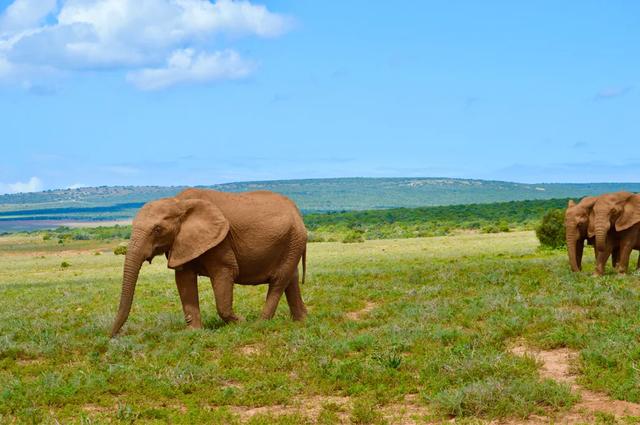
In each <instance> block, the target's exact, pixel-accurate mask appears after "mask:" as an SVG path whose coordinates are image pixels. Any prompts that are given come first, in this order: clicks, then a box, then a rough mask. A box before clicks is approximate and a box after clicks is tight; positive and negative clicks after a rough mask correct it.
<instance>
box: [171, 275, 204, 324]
mask: <svg viewBox="0 0 640 425" xmlns="http://www.w3.org/2000/svg"><path fill="white" fill-rule="evenodd" d="M176 286H177V287H178V293H179V294H180V302H181V303H182V311H183V312H184V318H185V320H186V321H187V325H188V326H190V327H192V328H194V329H200V328H202V321H201V319H200V300H199V299H198V275H196V273H195V272H194V271H192V270H176Z"/></svg>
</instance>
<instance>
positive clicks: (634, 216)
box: [588, 192, 640, 276]
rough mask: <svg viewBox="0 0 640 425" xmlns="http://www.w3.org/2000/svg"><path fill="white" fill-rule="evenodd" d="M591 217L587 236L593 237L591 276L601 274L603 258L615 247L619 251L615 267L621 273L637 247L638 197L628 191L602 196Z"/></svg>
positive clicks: (639, 244) (639, 198) (639, 202)
mask: <svg viewBox="0 0 640 425" xmlns="http://www.w3.org/2000/svg"><path fill="white" fill-rule="evenodd" d="M591 217H592V218H591V219H590V221H589V232H588V233H589V236H595V238H596V270H595V274H596V275H599V276H601V275H603V274H604V269H605V265H606V263H607V259H608V258H609V255H611V252H612V250H613V249H615V248H619V250H620V253H619V260H618V261H617V264H616V266H615V268H616V270H617V271H618V272H619V273H625V272H626V271H627V269H628V267H629V257H630V256H631V251H632V250H633V249H634V248H635V249H638V248H640V240H639V239H638V235H639V232H640V195H636V194H633V193H630V192H615V193H608V194H606V195H602V196H600V197H599V198H598V200H597V201H596V203H595V204H594V206H593V209H592V212H591ZM638 265H639V266H640V260H639V263H638Z"/></svg>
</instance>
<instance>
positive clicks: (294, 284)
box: [284, 270, 307, 320]
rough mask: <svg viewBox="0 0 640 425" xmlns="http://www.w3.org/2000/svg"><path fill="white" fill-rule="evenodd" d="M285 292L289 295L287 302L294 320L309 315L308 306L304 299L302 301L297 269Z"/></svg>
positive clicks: (302, 318)
mask: <svg viewBox="0 0 640 425" xmlns="http://www.w3.org/2000/svg"><path fill="white" fill-rule="evenodd" d="M284 293H285V295H286V296H287V304H289V310H290V311H291V317H292V318H293V320H304V319H305V317H307V307H306V306H305V305H304V301H302V294H301V293H300V284H299V277H298V271H297V270H296V271H295V273H294V274H293V277H292V278H291V281H290V282H289V286H287V288H286V289H285V290H284Z"/></svg>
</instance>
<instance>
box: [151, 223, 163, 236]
mask: <svg viewBox="0 0 640 425" xmlns="http://www.w3.org/2000/svg"><path fill="white" fill-rule="evenodd" d="M153 233H155V234H160V233H162V226H160V225H159V224H158V225H155V226H153Z"/></svg>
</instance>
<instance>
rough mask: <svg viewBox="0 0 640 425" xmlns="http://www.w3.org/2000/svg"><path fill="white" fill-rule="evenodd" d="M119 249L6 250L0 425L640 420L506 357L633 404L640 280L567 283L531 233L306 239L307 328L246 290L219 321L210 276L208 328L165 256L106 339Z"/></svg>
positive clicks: (4, 240)
mask: <svg viewBox="0 0 640 425" xmlns="http://www.w3.org/2000/svg"><path fill="white" fill-rule="evenodd" d="M119 242H120V240H110V241H100V240H79V241H73V240H70V241H66V242H65V243H64V244H59V243H58V242H57V241H56V240H55V239H52V240H48V241H43V240H42V236H41V235H31V236H25V235H13V236H5V237H1V238H0V423H3V422H7V423H14V422H20V423H21V422H25V423H38V422H45V423H83V424H89V423H104V422H111V423H133V422H136V423H165V422H170V423H220V424H228V423H229V424H234V423H250V424H272V423H281V424H299V423H321V424H332V423H352V424H367V423H376V424H377V423H389V424H394V423H439V422H441V421H442V422H444V421H448V420H450V419H451V418H456V420H457V421H458V422H459V423H484V422H485V421H491V420H505V421H510V422H509V423H520V422H525V418H528V419H526V420H527V421H534V422H535V421H536V420H540V421H542V422H535V423H548V421H550V420H557V421H558V422H561V423H562V421H563V418H567V417H568V416H567V415H573V416H571V417H574V416H575V415H577V417H578V420H579V421H583V423H593V422H600V423H616V422H619V423H638V418H637V417H634V416H633V415H632V414H631V413H629V412H627V413H624V414H619V415H617V416H615V415H614V414H612V413H610V412H608V411H607V410H606V409H604V410H603V411H602V412H600V411H586V412H582V411H579V410H578V411H577V412H578V413H576V409H577V408H578V407H579V406H580V403H581V402H580V394H579V392H578V391H576V390H575V387H572V386H571V385H570V384H569V383H567V382H563V381H557V380H553V379H548V378H547V377H545V376H544V374H541V372H540V370H541V364H540V363H539V362H538V363H537V362H536V361H535V360H534V358H533V357H531V356H521V355H517V353H515V352H514V351H513V350H512V348H513V347H514V346H527V347H531V349H538V350H550V351H551V350H554V349H557V348H560V347H567V348H569V349H570V350H575V352H576V353H577V357H576V358H575V359H574V360H572V362H571V368H572V370H573V371H574V373H575V374H576V379H577V384H579V385H581V386H582V387H584V388H587V389H590V390H593V391H596V392H599V393H603V394H604V396H606V397H610V398H612V399H620V400H628V401H630V402H634V403H637V402H640V375H639V372H638V371H639V370H640V369H639V368H640V315H639V314H638V312H639V311H640V279H639V276H638V275H634V274H631V275H629V276H624V277H619V276H616V275H613V274H609V275H607V276H605V277H604V278H594V277H591V275H590V272H591V271H592V269H593V261H592V259H591V256H592V255H591V254H590V253H588V252H587V264H586V266H585V269H586V271H585V272H584V273H582V274H572V273H570V271H569V268H568V266H567V264H566V263H567V261H566V258H565V253H564V252H561V251H539V250H538V248H537V245H538V243H537V240H536V239H535V236H534V234H533V232H512V233H499V234H475V233H471V234H459V235H453V236H444V237H432V238H416V239H403V240H374V241H366V242H364V243H360V244H343V243H314V244H310V245H309V248H308V249H309V252H308V263H309V264H308V268H309V275H308V279H307V283H306V285H305V286H304V287H303V288H302V290H303V297H304V298H305V300H306V302H307V305H308V308H309V313H310V314H309V318H308V320H307V321H306V322H305V323H294V322H292V321H291V320H290V319H289V318H288V309H287V306H286V302H285V301H284V299H283V301H282V303H281V304H280V307H279V310H278V314H277V316H276V318H275V319H273V320H271V321H266V322H265V321H259V320H258V315H259V312H260V310H261V307H262V303H263V300H264V296H265V294H266V287H264V286H258V287H240V286H237V287H236V290H235V309H236V311H237V312H238V313H239V314H240V315H242V316H244V317H245V318H246V321H245V322H242V323H240V324H237V325H224V323H223V322H222V321H221V320H220V319H218V317H217V316H216V314H215V307H214V305H213V294H212V291H211V286H210V283H209V282H208V281H207V280H205V279H202V280H201V282H200V298H201V304H202V311H203V314H204V321H205V327H206V329H205V330H202V331H188V330H186V329H185V325H184V323H183V318H182V312H181V307H180V303H179V299H178V295H177V290H176V288H175V285H174V283H173V275H172V273H171V271H170V270H168V269H167V268H166V262H165V261H164V259H163V258H160V257H158V258H156V259H155V260H154V262H153V264H152V265H147V264H145V265H144V266H143V269H142V272H141V276H140V280H139V283H138V288H137V291H136V296H135V299H134V307H133V311H132V314H131V317H130V319H129V321H128V323H127V324H126V325H125V328H124V332H123V334H122V335H121V336H120V337H118V338H116V339H112V340H110V339H109V338H108V337H107V332H108V329H109V327H110V324H111V321H112V319H113V317H114V314H115V309H116V307H117V302H118V297H119V291H120V275H121V266H122V262H123V257H122V256H115V255H114V254H113V253H112V249H113V247H114V246H116V245H117V244H118V243H119ZM97 253H100V254H99V255H97ZM634 260H635V257H634ZM63 262H66V263H68V264H69V266H68V267H62V266H61V264H62V263H63Z"/></svg>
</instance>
